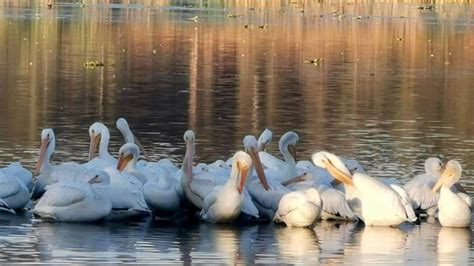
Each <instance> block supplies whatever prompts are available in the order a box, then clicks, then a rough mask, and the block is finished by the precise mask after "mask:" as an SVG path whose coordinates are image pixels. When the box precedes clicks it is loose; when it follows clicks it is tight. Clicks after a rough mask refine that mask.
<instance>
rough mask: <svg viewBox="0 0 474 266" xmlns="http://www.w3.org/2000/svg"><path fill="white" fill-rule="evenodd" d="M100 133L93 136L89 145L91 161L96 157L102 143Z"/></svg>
mask: <svg viewBox="0 0 474 266" xmlns="http://www.w3.org/2000/svg"><path fill="white" fill-rule="evenodd" d="M100 136H101V135H100V134H98V135H92V136H91V143H90V145H89V161H90V160H92V159H94V157H95V153H96V152H97V147H98V146H99V143H100Z"/></svg>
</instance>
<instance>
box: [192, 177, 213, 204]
mask: <svg viewBox="0 0 474 266" xmlns="http://www.w3.org/2000/svg"><path fill="white" fill-rule="evenodd" d="M215 185H216V184H215V182H214V181H213V180H212V179H208V178H193V180H192V182H191V184H189V187H190V188H191V191H192V192H193V193H194V194H196V195H197V196H198V197H199V198H201V199H202V200H204V199H205V198H206V195H207V194H209V193H210V192H211V190H212V188H213V187H214V186H215Z"/></svg>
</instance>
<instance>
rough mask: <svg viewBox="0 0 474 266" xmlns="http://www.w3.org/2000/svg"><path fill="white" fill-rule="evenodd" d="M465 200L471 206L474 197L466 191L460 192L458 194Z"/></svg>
mask: <svg viewBox="0 0 474 266" xmlns="http://www.w3.org/2000/svg"><path fill="white" fill-rule="evenodd" d="M457 195H458V196H459V197H460V198H461V199H462V200H463V201H464V202H466V204H467V206H469V208H471V207H472V199H471V197H469V195H467V194H464V193H458V194H457Z"/></svg>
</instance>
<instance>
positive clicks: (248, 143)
mask: <svg viewBox="0 0 474 266" xmlns="http://www.w3.org/2000/svg"><path fill="white" fill-rule="evenodd" d="M244 148H245V152H247V153H248V155H250V158H251V159H252V161H253V165H254V166H255V171H256V172H257V176H258V178H259V179H260V183H262V185H263V187H264V188H265V190H268V189H269V188H270V186H269V185H268V182H267V177H266V176H265V172H264V171H263V166H262V162H261V161H260V157H259V156H258V142H257V139H255V137H254V136H252V135H247V136H245V137H244Z"/></svg>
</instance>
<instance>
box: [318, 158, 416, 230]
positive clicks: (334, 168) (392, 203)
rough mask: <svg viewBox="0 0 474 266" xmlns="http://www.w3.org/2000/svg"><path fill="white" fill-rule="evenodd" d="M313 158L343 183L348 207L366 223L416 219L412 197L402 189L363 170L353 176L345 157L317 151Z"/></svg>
mask: <svg viewBox="0 0 474 266" xmlns="http://www.w3.org/2000/svg"><path fill="white" fill-rule="evenodd" d="M312 159H313V162H314V164H316V165H318V166H320V167H324V168H326V169H327V170H328V171H329V172H330V173H331V174H332V175H333V176H334V177H335V178H336V179H338V180H339V181H340V182H342V183H344V187H345V194H346V199H347V200H348V203H349V206H350V207H351V209H352V210H353V211H354V213H356V215H358V216H359V218H361V219H362V220H363V221H364V223H365V224H366V225H369V226H371V225H380V226H397V225H399V224H401V223H403V222H405V221H409V222H414V221H416V216H415V213H414V211H413V208H412V206H411V202H410V198H408V196H407V195H406V193H404V191H403V189H402V188H400V187H398V186H395V185H391V186H387V185H385V184H384V183H382V182H381V181H379V180H377V179H375V178H372V177H370V176H368V175H366V174H363V173H357V172H356V173H354V174H353V175H352V176H351V174H350V172H349V170H348V169H347V167H346V166H345V165H344V163H343V162H342V160H341V159H340V158H339V157H337V156H336V155H334V154H331V153H328V152H318V153H315V154H313V156H312Z"/></svg>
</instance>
